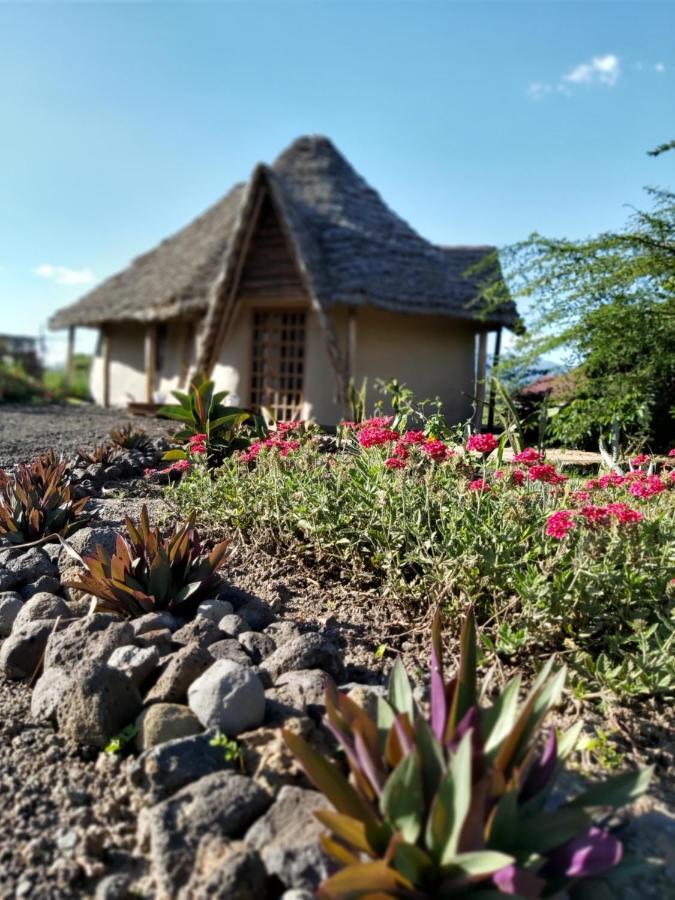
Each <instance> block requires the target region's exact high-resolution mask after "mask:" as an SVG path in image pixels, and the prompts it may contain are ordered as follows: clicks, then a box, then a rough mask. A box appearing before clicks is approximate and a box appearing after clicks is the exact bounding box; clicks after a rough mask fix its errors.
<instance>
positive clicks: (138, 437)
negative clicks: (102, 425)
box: [110, 425, 152, 453]
mask: <svg viewBox="0 0 675 900" xmlns="http://www.w3.org/2000/svg"><path fill="white" fill-rule="evenodd" d="M110 440H111V441H112V442H113V444H114V445H115V446H116V447H120V448H121V449H122V450H140V451H141V452H142V453H146V452H147V451H148V450H152V442H151V441H150V438H149V437H148V435H147V434H146V432H145V431H143V429H138V430H137V429H135V428H133V427H132V426H131V425H123V426H122V428H113V430H112V431H111V432H110Z"/></svg>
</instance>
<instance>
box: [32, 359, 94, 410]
mask: <svg viewBox="0 0 675 900" xmlns="http://www.w3.org/2000/svg"><path fill="white" fill-rule="evenodd" d="M90 368H91V356H89V355H88V354H86V353H76V354H75V356H74V358H73V377H72V379H71V383H70V385H66V373H65V371H64V370H63V369H47V370H46V371H45V373H44V375H43V377H42V382H43V384H44V387H45V389H46V390H47V391H49V392H51V393H52V394H53V395H54V396H55V397H56V398H58V399H60V400H65V399H66V398H69V397H70V398H74V399H76V400H89V399H90V393H89V369H90Z"/></svg>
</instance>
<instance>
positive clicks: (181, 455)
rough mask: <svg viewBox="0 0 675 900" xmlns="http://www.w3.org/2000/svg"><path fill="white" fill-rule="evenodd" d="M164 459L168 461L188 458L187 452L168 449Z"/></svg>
mask: <svg viewBox="0 0 675 900" xmlns="http://www.w3.org/2000/svg"><path fill="white" fill-rule="evenodd" d="M162 459H165V460H167V461H168V460H171V459H187V453H186V452H185V450H167V451H166V453H165V454H164V455H163V456H162Z"/></svg>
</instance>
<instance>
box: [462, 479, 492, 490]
mask: <svg viewBox="0 0 675 900" xmlns="http://www.w3.org/2000/svg"><path fill="white" fill-rule="evenodd" d="M468 489H469V490H470V491H484V492H487V491H491V490H492V488H491V487H490V485H489V484H488V483H487V481H486V480H485V479H484V478H474V480H473V481H470V482H469V484H468Z"/></svg>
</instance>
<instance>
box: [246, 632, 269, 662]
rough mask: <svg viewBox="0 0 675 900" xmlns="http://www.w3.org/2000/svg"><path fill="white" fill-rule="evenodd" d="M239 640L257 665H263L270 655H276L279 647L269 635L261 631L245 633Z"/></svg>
mask: <svg viewBox="0 0 675 900" xmlns="http://www.w3.org/2000/svg"><path fill="white" fill-rule="evenodd" d="M237 640H238V641H239V643H240V644H241V646H242V647H243V648H244V649H245V650H246V652H247V653H248V654H249V656H250V657H251V659H252V660H253V662H254V663H256V664H258V663H261V662H262V661H263V659H265V657H266V656H269V655H270V653H274V651H275V650H276V647H277V645H276V644H275V643H274V640H273V639H272V638H271V637H270V636H269V635H268V634H262V632H259V631H245V632H244V633H243V634H240V635H239V636H238V638H237Z"/></svg>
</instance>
